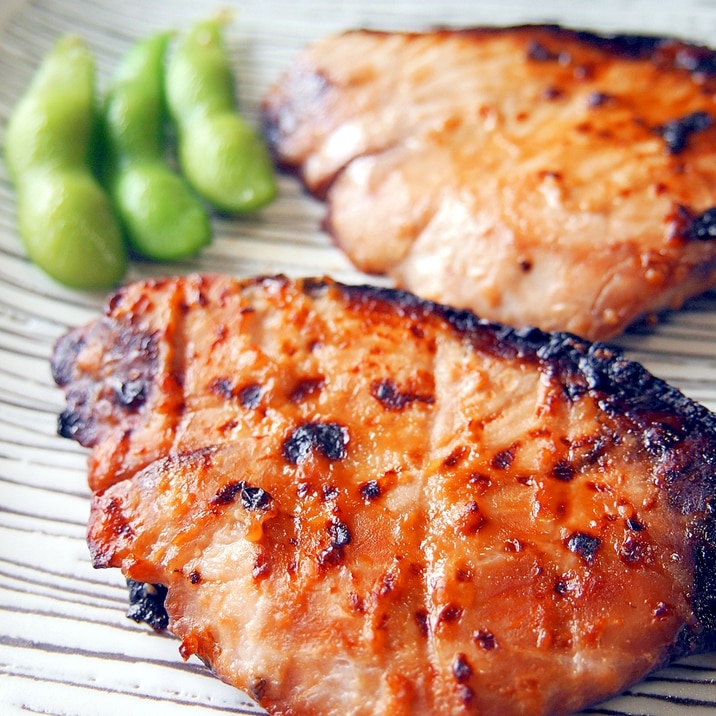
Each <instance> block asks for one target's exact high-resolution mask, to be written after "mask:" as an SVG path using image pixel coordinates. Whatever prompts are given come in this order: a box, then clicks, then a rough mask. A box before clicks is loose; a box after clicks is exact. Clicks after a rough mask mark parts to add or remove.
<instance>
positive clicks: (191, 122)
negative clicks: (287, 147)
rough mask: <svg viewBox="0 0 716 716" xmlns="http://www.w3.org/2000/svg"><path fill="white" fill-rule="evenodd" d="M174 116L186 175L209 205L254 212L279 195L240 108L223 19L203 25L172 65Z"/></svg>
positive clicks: (196, 28) (263, 151)
mask: <svg viewBox="0 0 716 716" xmlns="http://www.w3.org/2000/svg"><path fill="white" fill-rule="evenodd" d="M166 94H167V103H168V106H169V114H170V116H171V117H172V119H173V121H174V123H175V125H176V127H177V134H178V144H179V146H178V149H179V164H180V166H181V169H182V172H183V173H184V175H185V176H186V178H187V179H188V181H189V182H190V184H192V186H193V187H194V188H195V189H196V191H198V192H199V193H200V194H201V195H202V196H203V197H204V198H205V199H206V200H207V201H208V202H210V203H211V204H213V205H214V206H215V207H216V208H218V209H220V210H222V211H226V212H229V213H244V212H248V211H253V210H255V209H258V208H259V207H261V206H263V205H265V204H267V203H269V202H270V201H271V200H272V199H273V198H274V197H275V195H276V178H275V172H274V167H273V164H272V161H271V157H270V155H269V153H268V150H267V148H266V146H265V145H264V143H263V141H262V139H261V137H260V136H259V135H258V133H257V132H256V131H255V130H254V129H253V128H252V127H251V126H250V125H249V124H248V123H247V122H246V121H245V120H244V118H243V117H241V116H240V115H239V114H238V112H237V110H236V101H235V95H234V82H233V75H232V72H231V68H230V66H229V61H228V56H227V52H226V47H225V45H224V41H223V35H222V24H221V21H220V20H207V21H204V22H201V23H198V24H197V25H196V26H194V28H192V29H191V30H190V32H188V33H187V34H186V35H185V36H184V37H183V38H181V39H180V41H179V43H178V45H177V47H176V48H175V51H174V52H173V53H170V56H169V60H168V63H167V74H166Z"/></svg>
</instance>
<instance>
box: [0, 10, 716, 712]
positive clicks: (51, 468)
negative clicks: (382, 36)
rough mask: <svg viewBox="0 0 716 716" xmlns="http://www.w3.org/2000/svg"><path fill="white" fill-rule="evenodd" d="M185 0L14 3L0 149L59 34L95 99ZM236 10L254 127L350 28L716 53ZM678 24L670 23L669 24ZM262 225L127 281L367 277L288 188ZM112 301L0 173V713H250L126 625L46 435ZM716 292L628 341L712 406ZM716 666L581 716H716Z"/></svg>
mask: <svg viewBox="0 0 716 716" xmlns="http://www.w3.org/2000/svg"><path fill="white" fill-rule="evenodd" d="M198 5H199V4H198V3H194V2H192V0H154V1H153V2H147V1H146V0H123V2H121V3H117V2H115V1H114V0H83V1H81V2H78V1H75V0H27V1H23V0H6V2H5V3H4V4H3V5H2V7H0V23H2V26H1V27H0V75H1V76H2V83H0V140H1V139H2V137H3V133H4V126H5V122H6V120H7V117H8V114H9V112H10V109H11V107H12V106H13V104H14V102H15V101H16V100H17V98H18V97H19V95H20V93H21V92H22V90H23V88H24V87H25V86H26V84H27V82H28V80H29V78H30V77H31V75H32V73H33V71H34V69H35V67H36V66H37V64H38V62H39V61H40V59H41V58H42V57H43V56H44V54H45V53H46V52H47V50H48V49H49V48H50V46H51V45H52V43H53V42H54V40H55V39H56V38H57V36H58V35H59V34H61V33H64V32H73V33H77V34H80V35H81V36H82V37H83V38H84V39H85V40H86V41H87V43H88V44H89V46H90V48H91V49H92V51H93V52H94V53H95V56H96V59H97V71H98V86H99V88H100V90H101V88H102V86H103V84H104V83H105V82H106V81H107V78H108V76H109V73H110V72H111V70H112V68H113V67H114V65H115V64H116V62H117V60H118V59H119V57H120V56H121V55H122V53H123V52H124V51H125V50H126V49H127V47H128V45H129V44H130V42H131V41H132V40H134V39H136V38H138V37H139V36H142V35H146V34H149V33H151V32H153V31H157V30H162V29H166V28H168V27H175V28H179V29H180V28H181V27H183V26H185V25H187V24H188V23H190V22H191V21H193V20H195V19H198V18H199V17H201V13H202V12H206V10H203V9H202V8H200V7H198ZM223 5H224V6H229V7H234V8H235V12H236V22H235V23H234V24H233V25H232V26H231V27H230V29H229V34H228V43H229V47H230V51H231V53H232V60H233V62H234V64H235V67H236V71H237V77H238V91H239V97H240V102H241V106H242V110H243V111H244V113H245V114H246V115H247V117H249V118H250V119H251V120H252V121H256V119H257V108H258V105H259V101H260V97H261V95H262V93H263V92H264V91H265V89H266V87H267V86H268V85H269V84H270V82H272V81H273V80H274V79H275V78H276V77H277V76H278V74H279V73H280V72H281V71H282V70H283V69H285V68H286V67H287V66H288V65H289V63H290V62H291V59H292V58H293V56H294V55H295V53H296V52H297V51H298V50H299V49H300V47H301V46H303V45H304V44H305V43H306V42H308V41H310V40H312V39H314V38H317V37H320V36H321V35H324V34H326V33H329V32H334V31H339V30H342V29H345V28H349V27H357V26H362V27H375V28H386V29H391V28H403V29H417V28H424V27H429V26H433V25H446V24H453V25H480V24H495V23H499V24H508V23H515V22H528V21H560V22H562V23H564V24H568V25H573V26H583V27H587V26H588V27H592V28H595V29H603V30H621V31H634V32H657V33H672V34H681V35H683V36H686V37H690V38H692V39H695V40H700V41H704V42H708V41H709V39H711V40H712V41H713V42H716V2H713V1H711V2H703V1H702V2H697V0H693V1H692V2H681V3H679V5H678V8H676V9H671V10H669V9H668V8H666V7H665V6H666V3H664V4H663V5H661V4H659V5H658V7H657V6H656V4H654V3H653V2H652V1H651V0H631V1H629V2H627V1H626V0H602V2H600V3H575V2H573V1H572V0H543V1H542V2H540V3H534V2H533V1H532V0H512V2H509V3H507V2H505V1H504V0H484V1H483V2H481V3H474V4H472V5H471V4H469V3H464V2H461V1H460V0H443V1H437V0H431V1H428V0H422V1H413V2H408V1H407V0H396V1H394V2H391V3H389V4H385V3H382V2H380V1H379V0H369V1H368V2H362V3H360V2H354V3H347V2H334V1H333V0H304V1H300V2H292V1H291V0H283V1H276V0H246V1H245V2H240V3H239V2H236V3H235V4H233V3H232V2H231V1H230V0H229V1H228V2H224V3H223ZM677 11H678V12H677ZM280 190H281V191H280V198H279V200H278V201H277V202H276V203H275V204H273V205H272V206H271V207H269V208H268V209H267V210H266V211H265V212H263V213H262V215H261V217H259V218H255V219H247V220H242V221H240V222H233V221H229V220H226V219H218V218H217V219H215V227H214V228H215V235H216V239H215V241H214V243H213V244H212V246H211V247H209V248H208V249H207V250H206V251H205V252H204V253H203V254H202V255H201V257H199V258H197V259H195V260H192V261H187V262H183V263H180V264H171V265H164V266H161V267H157V266H148V265H145V266H139V265H137V266H134V267H133V269H132V273H131V275H130V276H129V279H139V278H144V277H148V276H150V275H156V274H157V273H158V272H159V271H160V270H161V273H164V274H169V273H187V272H190V271H225V272H230V273H233V274H235V275H237V276H243V275H250V274H256V273H275V272H284V273H287V274H289V275H309V274H312V275H315V274H324V273H325V274H331V275H333V276H334V277H336V278H338V279H339V280H345V281H363V280H366V277H364V276H362V275H360V274H358V273H357V272H355V271H354V270H353V269H352V268H351V266H350V265H349V263H348V262H347V261H346V259H345V258H344V257H343V256H342V255H341V254H340V253H339V252H338V251H337V250H336V249H334V248H333V247H332V245H331V243H330V241H329V240H328V238H327V237H326V236H325V235H324V234H323V233H322V232H321V230H320V221H321V218H322V207H321V206H320V205H319V204H318V203H317V202H315V201H314V200H312V199H310V198H308V197H307V196H306V195H305V194H304V193H303V192H302V191H301V189H300V187H299V186H298V184H297V182H296V180H295V179H293V178H290V177H281V179H280ZM103 299H104V296H103V295H100V294H96V293H80V292H73V291H68V290H66V289H63V288H62V287H60V286H58V285H56V284H54V283H53V282H51V281H50V280H48V279H47V278H46V277H44V276H43V275H42V274H41V273H40V272H39V271H38V270H37V269H35V268H34V267H33V266H32V265H30V263H29V262H28V261H27V259H26V256H25V253H24V251H23V249H22V247H21V246H20V243H19V241H18V239H17V235H16V229H15V215H14V204H13V191H12V188H11V186H10V183H9V181H8V177H7V174H6V172H5V169H4V166H0V713H2V714H12V713H42V714H57V715H59V714H73V715H74V714H77V715H78V716H96V714H103V716H113V715H114V714H117V716H119V715H120V714H121V715H122V716H124V715H125V714H126V713H128V712H130V711H133V712H134V713H139V714H141V713H148V712H151V713H152V714H153V716H162V715H164V714H171V715H172V716H173V715H175V714H183V713H187V714H188V713H191V714H210V713H212V714H215V713H219V714H220V713H233V714H252V713H253V714H257V713H261V711H260V710H259V709H258V708H257V707H256V706H255V705H254V704H253V703H252V702H251V701H250V700H249V699H248V697H245V696H243V695H242V694H241V693H240V692H238V691H236V690H235V689H232V688H230V687H228V686H225V685H223V684H221V683H220V682H218V681H217V680H216V679H214V678H213V677H212V676H211V675H210V674H209V673H208V671H207V670H206V669H205V668H204V667H203V666H202V665H201V664H199V663H198V662H195V661H189V662H188V663H183V662H182V661H181V659H180V658H179V655H178V650H177V642H176V641H175V640H174V639H172V638H169V637H165V636H162V635H158V634H155V633H154V632H152V631H151V630H149V629H147V628H145V627H143V626H140V625H136V624H135V623H134V622H132V621H130V620H128V619H126V617H125V616H124V613H125V610H126V590H125V586H124V583H123V580H122V578H121V575H120V574H119V573H118V572H117V571H116V570H110V571H106V572H105V571H95V570H93V569H92V568H91V566H90V563H89V555H88V552H87V548H86V545H85V524H86V520H87V515H88V509H89V500H88V497H89V493H88V490H87V487H86V484H85V459H86V454H85V452H84V451H83V450H81V449H80V448H79V447H77V446H76V445H74V444H73V443H70V442H69V441H67V440H62V439H60V438H58V437H57V436H56V433H55V430H56V420H57V418H56V416H57V413H58V412H59V410H60V409H61V407H62V398H61V395H60V393H59V391H58V390H57V389H56V388H55V387H54V385H53V383H52V379H51V376H50V372H49V364H48V359H49V356H50V353H51V350H52V345H53V343H54V341H55V340H56V338H57V337H58V336H59V335H60V334H61V333H62V332H63V331H64V330H66V329H67V328H69V327H71V326H75V325H78V324H81V323H84V322H85V321H87V320H89V319H90V318H91V317H92V316H94V315H95V314H96V312H97V311H98V310H99V309H100V307H101V305H102V302H103ZM715 339H716V293H708V294H706V295H705V296H703V297H701V298H699V299H696V300H694V301H692V302H691V303H690V304H689V306H688V307H687V308H686V309H685V310H683V311H680V312H678V313H677V314H674V315H672V316H669V317H668V318H667V320H665V321H664V322H663V323H661V324H659V325H658V326H657V327H650V328H644V329H639V328H636V329H634V330H632V331H630V332H629V333H628V334H627V335H626V336H624V337H623V338H622V339H621V340H620V343H621V345H622V346H623V347H624V348H625V349H626V351H627V352H628V354H629V356H630V357H632V358H635V359H637V360H639V361H641V362H643V363H644V364H645V365H646V366H647V367H648V368H649V369H650V370H652V371H653V372H654V373H656V374H657V375H659V376H660V377H663V378H665V379H667V380H669V381H670V382H672V383H673V384H675V385H677V386H678V387H679V388H681V389H682V390H683V391H684V392H686V393H687V394H688V395H690V396H691V397H693V398H695V399H696V400H699V401H701V402H703V403H704V404H706V405H707V406H708V407H710V408H712V409H716V356H715V354H714V345H716V343H715ZM715 680H716V656H714V655H705V656H699V657H694V658H691V659H687V660H684V661H682V662H679V663H677V664H674V665H672V666H670V667H669V668H667V669H664V670H662V671H660V672H659V673H657V674H655V675H653V676H652V677H650V678H648V679H646V680H645V681H644V682H643V683H641V684H639V685H637V686H635V687H634V688H632V689H631V690H630V691H629V693H627V694H624V695H622V696H620V697H618V698H615V699H612V700H611V701H610V702H609V703H608V704H605V705H602V706H599V707H594V708H591V709H588V710H587V711H586V712H585V713H589V714H603V715H607V714H619V715H626V714H632V715H634V714H644V715H645V714H649V715H650V716H674V715H675V714H679V715H680V716H697V715H698V714H709V713H714V712H716V681H715Z"/></svg>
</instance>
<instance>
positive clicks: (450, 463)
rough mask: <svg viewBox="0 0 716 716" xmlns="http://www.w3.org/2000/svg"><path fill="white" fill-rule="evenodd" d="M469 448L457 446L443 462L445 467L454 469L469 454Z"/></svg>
mask: <svg viewBox="0 0 716 716" xmlns="http://www.w3.org/2000/svg"><path fill="white" fill-rule="evenodd" d="M469 452H470V448H468V447H467V446H466V445H458V447H456V448H454V449H453V451H452V452H451V453H450V454H449V455H448V456H447V457H446V458H445V459H444V460H443V465H444V466H445V467H448V468H450V467H456V466H457V465H459V464H460V463H461V462H462V460H463V459H464V458H465V457H466V456H467V455H468V454H469Z"/></svg>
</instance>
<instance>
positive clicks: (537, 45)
mask: <svg viewBox="0 0 716 716" xmlns="http://www.w3.org/2000/svg"><path fill="white" fill-rule="evenodd" d="M527 59H529V60H532V61H533V62H559V63H560V64H561V65H568V64H570V63H571V61H572V57H571V55H570V54H569V53H568V52H563V51H556V50H551V49H549V48H548V47H547V46H546V45H544V44H543V43H541V42H539V41H538V40H530V42H529V43H528V44H527Z"/></svg>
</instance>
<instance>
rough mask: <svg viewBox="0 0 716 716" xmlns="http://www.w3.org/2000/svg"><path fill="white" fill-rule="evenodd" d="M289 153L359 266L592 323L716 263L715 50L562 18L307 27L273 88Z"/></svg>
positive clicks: (533, 312) (497, 305)
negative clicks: (593, 30) (313, 30)
mask: <svg viewBox="0 0 716 716" xmlns="http://www.w3.org/2000/svg"><path fill="white" fill-rule="evenodd" d="M263 117H264V124H265V130H266V136H267V138H268V140H269V142H270V144H271V147H272V149H273V152H274V154H275V156H276V158H277V159H278V161H279V162H280V163H282V164H283V165H285V166H286V167H291V168H295V169H297V170H298V172H299V173H300V175H301V177H302V178H303V181H304V182H305V185H306V187H307V188H308V189H309V190H310V191H311V192H313V193H314V194H316V195H317V196H320V197H325V199H326V202H327V206H328V209H327V212H328V215H327V227H328V229H329V230H330V232H331V233H332V234H333V235H334V237H335V240H336V242H337V244H338V245H339V246H340V247H341V248H342V249H344V250H345V252H346V253H347V255H348V256H349V258H350V259H351V260H352V261H353V262H354V263H355V264H356V266H358V267H359V268H360V269H362V270H364V271H367V272H374V273H385V274H388V275H389V276H391V277H393V278H394V279H395V280H396V282H397V283H398V285H402V286H403V287H406V288H408V289H410V290H412V291H415V292H417V293H418V294H420V295H421V296H424V297H427V298H430V299H433V300H438V301H441V302H444V303H448V304H451V305H454V306H457V307H466V308H470V309H472V310H474V311H475V312H477V313H478V314H479V315H481V316H483V317H486V318H489V319H492V320H497V321H502V322H505V323H509V324H511V325H515V326H526V325H536V326H539V327H541V328H543V329H548V330H555V329H556V330H566V331H571V332H574V333H577V334H579V335H581V336H583V337H586V338H588V339H591V340H596V339H606V338H610V337H613V336H615V335H617V334H619V333H621V332H622V331H623V330H624V329H625V328H626V327H627V326H628V325H629V324H631V323H632V322H634V321H635V320H636V319H638V318H639V317H642V316H644V315H646V314H652V313H656V312H659V311H661V310H662V309H667V308H676V307H679V306H680V305H681V304H682V303H683V302H684V301H685V300H686V299H687V298H688V297H690V296H693V295H695V294H697V293H699V292H702V291H704V290H705V289H707V288H708V287H710V286H712V285H713V284H714V282H715V281H716V241H714V237H716V209H714V206H716V126H715V124H714V120H715V119H716V54H714V52H712V51H711V50H708V49H705V48H702V47H696V46H693V45H689V44H686V43H684V42H680V41H677V40H671V39H663V38H653V37H638V36H617V37H613V38H606V37H601V36H598V35H594V34H590V33H586V32H576V31H572V30H566V29H563V28H559V27H554V26H521V27H509V28H501V29H494V28H492V29H474V30H462V31H455V30H453V31H449V30H444V31H434V32H425V33H383V32H373V31H352V32H346V33H343V34H339V35H334V36H330V37H327V38H325V39H323V40H321V41H318V42H317V43H315V44H313V45H311V46H309V47H308V48H306V50H305V51H304V52H303V53H302V54H300V55H299V56H298V57H297V58H296V61H295V63H294V64H293V66H292V67H291V68H290V69H289V70H288V71H287V72H286V73H285V74H284V75H283V76H282V77H281V78H279V79H278V81H277V82H276V84H275V85H274V86H273V87H272V88H271V89H270V90H269V91H268V93H267V95H266V97H265V100H264V105H263Z"/></svg>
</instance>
